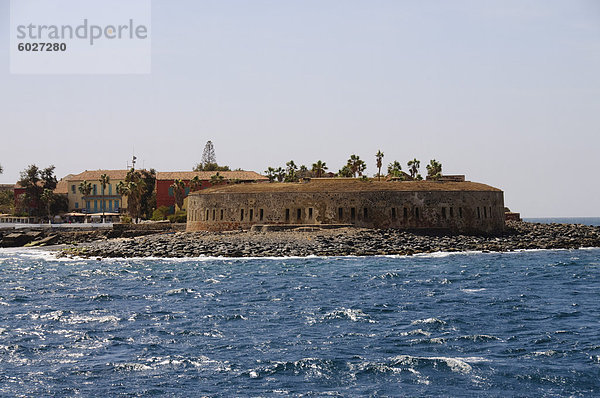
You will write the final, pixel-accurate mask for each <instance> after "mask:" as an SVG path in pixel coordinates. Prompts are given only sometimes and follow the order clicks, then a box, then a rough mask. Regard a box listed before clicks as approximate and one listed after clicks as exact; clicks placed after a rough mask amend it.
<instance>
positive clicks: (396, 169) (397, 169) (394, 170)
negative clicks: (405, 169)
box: [387, 160, 402, 177]
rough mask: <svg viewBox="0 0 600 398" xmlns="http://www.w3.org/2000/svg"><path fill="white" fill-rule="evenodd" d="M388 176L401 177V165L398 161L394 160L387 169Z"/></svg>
mask: <svg viewBox="0 0 600 398" xmlns="http://www.w3.org/2000/svg"><path fill="white" fill-rule="evenodd" d="M387 172H388V175H389V176H391V177H402V165H401V164H400V162H399V161H397V160H394V162H393V163H390V164H389V165H388V168H387Z"/></svg>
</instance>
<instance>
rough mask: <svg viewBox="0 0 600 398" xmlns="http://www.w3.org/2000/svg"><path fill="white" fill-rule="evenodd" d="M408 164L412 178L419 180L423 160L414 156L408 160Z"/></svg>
mask: <svg viewBox="0 0 600 398" xmlns="http://www.w3.org/2000/svg"><path fill="white" fill-rule="evenodd" d="M407 166H408V171H409V173H410V178H412V179H413V180H417V179H418V176H419V168H420V167H421V161H419V160H417V158H414V159H413V160H409V161H408V163H407Z"/></svg>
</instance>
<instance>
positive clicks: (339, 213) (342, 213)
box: [338, 207, 344, 220]
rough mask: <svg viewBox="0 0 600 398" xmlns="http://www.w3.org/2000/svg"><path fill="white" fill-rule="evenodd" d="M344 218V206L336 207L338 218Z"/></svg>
mask: <svg viewBox="0 0 600 398" xmlns="http://www.w3.org/2000/svg"><path fill="white" fill-rule="evenodd" d="M343 218H344V208H343V207H340V208H338V219H340V220H341V219H343Z"/></svg>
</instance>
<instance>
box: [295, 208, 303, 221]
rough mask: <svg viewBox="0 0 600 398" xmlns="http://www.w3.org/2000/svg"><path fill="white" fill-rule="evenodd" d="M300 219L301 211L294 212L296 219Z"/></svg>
mask: <svg viewBox="0 0 600 398" xmlns="http://www.w3.org/2000/svg"><path fill="white" fill-rule="evenodd" d="M301 218H302V209H298V210H296V219H297V220H300V219H301Z"/></svg>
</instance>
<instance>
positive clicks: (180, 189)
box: [171, 179, 185, 210]
mask: <svg viewBox="0 0 600 398" xmlns="http://www.w3.org/2000/svg"><path fill="white" fill-rule="evenodd" d="M171 188H172V189H173V195H175V204H177V207H179V209H180V210H181V208H182V207H183V199H184V196H185V182H183V181H182V180H180V179H176V180H175V181H174V182H173V184H172V185H171Z"/></svg>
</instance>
